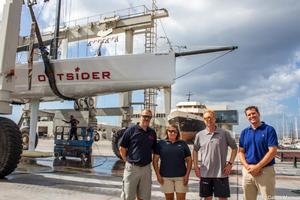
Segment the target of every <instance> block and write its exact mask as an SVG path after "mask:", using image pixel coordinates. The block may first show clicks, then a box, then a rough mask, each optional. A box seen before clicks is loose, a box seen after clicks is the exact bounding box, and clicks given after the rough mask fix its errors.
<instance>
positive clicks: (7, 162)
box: [0, 117, 22, 178]
mask: <svg viewBox="0 0 300 200" xmlns="http://www.w3.org/2000/svg"><path fill="white" fill-rule="evenodd" d="M21 154H22V138H21V132H20V130H19V127H18V126H17V124H15V123H14V122H13V121H12V120H10V119H7V118H4V117H0V178H4V177H5V176H7V175H9V174H10V173H12V172H13V171H14V170H15V169H16V167H17V165H18V163H19V161H20V159H21Z"/></svg>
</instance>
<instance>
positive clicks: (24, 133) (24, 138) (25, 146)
mask: <svg viewBox="0 0 300 200" xmlns="http://www.w3.org/2000/svg"><path fill="white" fill-rule="evenodd" d="M21 133H22V146H23V150H28V148H29V128H23V129H22V130H21ZM38 142H39V135H38V134H37V133H36V135H35V144H34V148H36V146H37V145H38Z"/></svg>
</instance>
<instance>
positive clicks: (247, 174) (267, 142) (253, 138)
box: [239, 106, 278, 200]
mask: <svg viewBox="0 0 300 200" xmlns="http://www.w3.org/2000/svg"><path fill="white" fill-rule="evenodd" d="M245 114H246V117H247V119H248V121H249V122H250V124H251V125H250V126H249V127H248V128H245V129H244V130H243V131H242V132H241V135H240V145H239V146H240V149H239V157H240V160H241V163H242V164H243V189H244V199H245V200H252V199H253V200H254V199H256V198H257V193H258V191H260V193H261V194H262V196H263V199H268V200H269V199H274V195H275V171H274V166H273V165H274V164H275V155H276V153H277V147H278V140H277V134H276V131H275V129H274V128H273V127H272V126H270V125H267V124H266V123H264V122H262V121H260V113H259V110H258V108H257V107H256V106H249V107H247V108H246V109H245Z"/></svg>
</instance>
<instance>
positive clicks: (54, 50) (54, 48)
mask: <svg viewBox="0 0 300 200" xmlns="http://www.w3.org/2000/svg"><path fill="white" fill-rule="evenodd" d="M60 10H61V0H57V2H56V22H55V30H54V38H53V41H52V44H51V51H50V52H51V53H50V54H51V57H52V59H55V60H56V59H57V53H58V40H59V25H60Z"/></svg>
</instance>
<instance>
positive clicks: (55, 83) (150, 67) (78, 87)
mask: <svg viewBox="0 0 300 200" xmlns="http://www.w3.org/2000/svg"><path fill="white" fill-rule="evenodd" d="M29 2H30V1H29ZM30 4H31V3H30ZM21 7H22V1H20V0H6V3H5V4H4V12H3V13H4V14H3V18H2V19H3V21H2V23H1V33H2V34H1V35H0V114H11V113H12V109H11V106H10V104H11V103H18V104H22V103H30V104H31V113H30V118H31V120H30V136H29V151H34V141H35V130H36V124H37V113H38V108H39V103H40V101H53V100H58V99H60V98H65V99H68V100H71V99H78V98H84V97H87V96H95V95H100V94H109V93H116V92H128V91H132V90H138V89H146V88H170V86H171V85H172V84H173V83H174V81H175V74H176V73H175V58H176V57H179V56H186V55H194V54H199V53H201V51H193V52H189V53H188V52H185V53H177V54H176V53H175V52H169V53H167V54H138V55H132V52H133V36H134V34H138V33H140V30H142V29H145V27H146V26H150V27H151V26H152V24H151V22H152V21H153V20H154V19H156V18H159V17H162V16H164V15H163V14H161V12H160V11H161V10H155V11H151V12H150V13H148V14H145V15H141V16H136V17H134V16H131V17H127V18H124V21H122V20H121V19H122V18H119V19H118V17H116V16H115V17H114V18H113V20H114V21H113V22H112V21H110V20H109V18H107V19H105V20H103V21H100V22H98V24H89V25H86V26H85V27H86V28H87V29H86V30H94V27H97V26H96V25H98V26H99V30H98V32H99V31H100V32H101V31H107V30H108V27H109V26H108V27H107V26H106V25H111V27H110V28H111V29H112V33H119V32H120V31H122V32H125V40H126V41H125V42H126V44H125V53H126V54H127V55H122V56H105V57H90V58H75V59H68V60H67V59H62V60H56V61H53V60H50V59H49V56H48V54H47V52H46V51H45V44H44V43H43V41H44V39H43V38H42V37H41V36H40V35H39V31H38V26H37V24H36V26H35V31H36V33H37V34H36V35H37V38H38V40H39V41H38V46H39V48H40V50H41V53H42V58H43V61H44V62H43V63H41V62H35V63H33V64H32V69H28V66H27V65H17V66H15V57H16V48H15V47H16V46H17V41H16V38H17V37H18V35H19V27H18V26H15V25H16V24H20V16H21ZM29 8H30V6H29ZM31 9H32V8H31ZM165 11H166V10H165ZM165 13H166V12H165ZM31 14H33V11H31ZM156 14H157V15H156ZM33 18H34V17H33ZM141 19H144V20H145V23H143V22H141V21H139V20H141ZM147 20H148V21H147ZM33 21H34V20H33ZM125 21H126V22H127V24H122V23H124V22H125ZM146 21H147V22H146ZM8 22H9V23H8ZM121 22H122V23H121ZM149 22H150V23H149ZM130 23H131V25H130ZM134 23H136V26H134V25H133V24H134ZM104 25H105V26H104ZM103 27H104V28H103ZM82 30H84V29H82V28H77V36H78V35H81V31H82ZM96 30H97V29H96ZM138 30H139V31H138ZM114 31H115V32H114ZM67 32H68V33H69V34H72V33H74V32H71V31H67ZM98 32H97V33H98ZM95 37H96V36H95ZM68 38H72V37H68ZM33 45H35V44H34V43H33ZM235 48H236V47H226V48H223V49H219V50H215V51H214V52H216V51H224V50H233V49H235ZM210 51H212V50H210ZM43 69H44V70H45V72H43ZM29 70H31V71H29ZM29 72H30V73H29ZM141 72H143V73H141ZM31 73H32V76H24V74H31ZM48 82H49V83H50V85H49V83H48ZM29 83H30V84H31V87H28V84H29ZM50 86H51V87H50ZM167 91H168V92H167V93H168V94H169V95H171V93H170V89H167ZM168 99H170V98H168ZM130 103H131V94H130V93H124V97H123V101H122V107H124V108H126V109H125V112H124V120H123V122H124V124H126V123H128V122H129V121H130V118H129V119H128V117H130V115H131V113H130V112H129V111H130V106H131V105H130ZM169 103H170V102H169ZM166 107H167V108H168V107H170V105H167V106H166ZM21 144H22V142H21V133H20V130H19V129H18V127H17V125H16V124H15V123H14V122H13V121H11V120H9V119H6V118H3V117H0V156H1V157H0V178H2V177H5V176H6V175H8V174H10V173H11V172H12V171H14V169H15V168H16V166H17V164H18V162H19V160H20V155H21V153H22V145H21Z"/></svg>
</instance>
